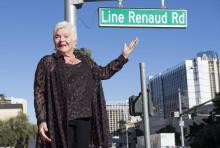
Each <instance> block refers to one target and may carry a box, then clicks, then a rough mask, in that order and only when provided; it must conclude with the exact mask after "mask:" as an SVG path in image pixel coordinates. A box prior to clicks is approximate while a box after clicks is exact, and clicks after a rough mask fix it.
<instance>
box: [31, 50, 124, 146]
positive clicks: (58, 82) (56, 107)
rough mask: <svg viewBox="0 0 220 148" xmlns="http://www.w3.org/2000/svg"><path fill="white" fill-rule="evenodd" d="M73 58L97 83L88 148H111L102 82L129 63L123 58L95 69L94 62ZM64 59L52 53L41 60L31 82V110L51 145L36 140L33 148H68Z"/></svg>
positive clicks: (38, 138)
mask: <svg viewBox="0 0 220 148" xmlns="http://www.w3.org/2000/svg"><path fill="white" fill-rule="evenodd" d="M74 55H75V56H76V57H77V58H78V59H80V60H82V61H84V62H85V63H87V64H88V65H89V67H90V70H91V72H92V73H93V76H94V79H95V81H96V88H95V91H94V95H93V101H92V128H91V129H92V131H91V133H92V134H91V142H90V145H91V147H100V146H101V147H102V148H107V147H109V146H111V136H110V133H109V125H108V119H107V112H106V104H105V98H104V93H103V88H102V84H101V80H104V79H109V78H110V77H111V76H113V75H114V74H115V73H116V72H118V71H119V70H120V69H121V68H122V67H123V65H124V64H125V63H126V62H127V61H128V60H127V59H125V58H124V56H123V55H120V56H119V57H118V58H117V59H115V60H113V61H112V62H110V63H109V64H108V65H106V66H105V67H101V66H98V65H97V64H96V63H95V62H94V61H93V60H91V59H90V58H88V57H86V56H84V55H83V54H81V53H80V52H79V51H78V50H75V51H74ZM62 62H64V59H63V57H62V56H61V55H60V54H58V53H54V54H52V55H47V56H45V57H43V58H42V59H41V60H40V62H39V63H38V66H37V69H36V73H35V81H34V106H35V112H36V117H37V124H38V125H39V124H40V123H41V122H46V123H47V126H48V129H49V131H48V133H47V134H48V136H49V137H50V138H51V139H52V142H51V143H48V142H44V141H42V140H41V139H40V135H39V134H38V136H37V141H36V148H67V121H68V117H67V110H66V105H65V104H66V101H65V100H66V99H65V98H66V97H67V96H65V94H64V93H63V92H64V89H65V84H64V82H65V81H63V80H64V78H65V75H63V73H62V71H63V68H62V66H60V65H61V63H62Z"/></svg>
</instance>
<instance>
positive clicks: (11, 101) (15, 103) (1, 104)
mask: <svg viewBox="0 0 220 148" xmlns="http://www.w3.org/2000/svg"><path fill="white" fill-rule="evenodd" d="M19 112H22V113H24V114H26V115H27V101H26V100H25V99H21V98H13V97H12V98H5V99H3V98H2V99H0V120H7V119H9V118H11V117H16V116H17V115H18V113H19Z"/></svg>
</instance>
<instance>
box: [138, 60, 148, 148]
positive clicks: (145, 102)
mask: <svg viewBox="0 0 220 148" xmlns="http://www.w3.org/2000/svg"><path fill="white" fill-rule="evenodd" d="M140 75H141V93H142V102H143V110H144V142H145V148H151V145H150V126H149V113H148V95H147V87H146V77H145V64H144V63H140Z"/></svg>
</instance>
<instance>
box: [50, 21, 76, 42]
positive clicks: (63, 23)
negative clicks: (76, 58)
mask: <svg viewBox="0 0 220 148" xmlns="http://www.w3.org/2000/svg"><path fill="white" fill-rule="evenodd" d="M61 28H65V29H67V30H69V31H70V33H71V34H72V35H73V39H74V40H77V33H76V27H74V26H73V25H72V24H71V23H70V22H67V21H61V22H58V23H57V24H56V26H55V27H54V29H53V37H55V34H56V32H57V31H58V30H59V29H61Z"/></svg>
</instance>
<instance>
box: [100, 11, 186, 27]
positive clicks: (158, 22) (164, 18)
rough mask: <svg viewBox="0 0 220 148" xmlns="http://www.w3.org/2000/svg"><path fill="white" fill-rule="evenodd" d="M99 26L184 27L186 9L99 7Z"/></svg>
mask: <svg viewBox="0 0 220 148" xmlns="http://www.w3.org/2000/svg"><path fill="white" fill-rule="evenodd" d="M99 26H100V27H159V28H186V27H187V10H183V9H142V8H99Z"/></svg>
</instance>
